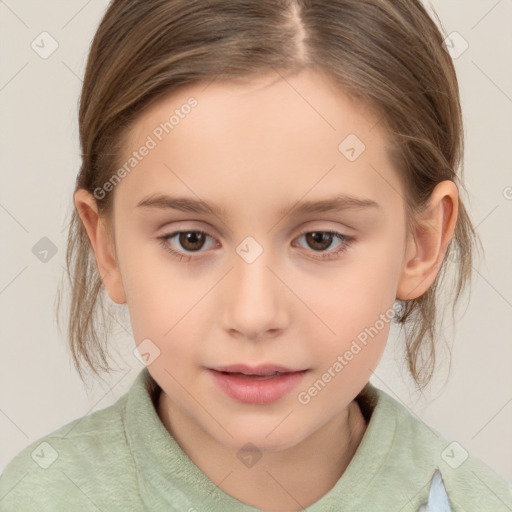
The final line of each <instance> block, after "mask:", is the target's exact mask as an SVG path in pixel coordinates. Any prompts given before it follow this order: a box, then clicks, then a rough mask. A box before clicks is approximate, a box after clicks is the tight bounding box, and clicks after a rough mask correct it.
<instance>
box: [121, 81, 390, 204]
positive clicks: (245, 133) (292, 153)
mask: <svg viewBox="0 0 512 512" xmlns="http://www.w3.org/2000/svg"><path fill="white" fill-rule="evenodd" d="M191 105H193V106H191ZM378 121H379V117H378V116H377V115H376V114H375V113H374V112H373V111H372V109H370V108H369V107H368V105H366V104H365V103H363V102H360V101H358V100H356V99H354V98H353V97H350V96H348V95H346V94H344V93H343V91H342V90H341V89H339V88H337V87H336V86H335V85H334V84H333V83H332V82H330V81H329V80H328V79H327V78H325V77H324V76H322V75H319V74H315V73H313V72H310V71H303V72H301V73H300V74H298V75H294V76H288V77H285V76H281V75H279V74H268V75H264V76H261V77H259V78H255V79H251V80H244V81H242V80H238V81H218V80H217V81H216V80H213V81H210V82H205V83H196V84H194V85H191V86H187V87H183V88H181V89H180V90H178V91H175V92H174V93H172V94H170V95H168V96H167V97H165V98H163V99H161V100H159V101H158V102H157V103H155V104H153V105H151V106H150V107H149V108H147V109H146V110H145V111H144V112H143V113H142V114H141V115H140V116H139V118H138V119H137V120H136V122H135V123H134V124H133V126H132V128H131V131H130V133H129V136H128V138H127V144H126V154H125V155H124V157H123V159H124V161H127V160H128V158H130V155H131V154H132V152H133V151H137V149H138V148H140V147H142V146H143V145H145V144H146V143H147V141H148V140H149V139H151V141H152V143H153V144H152V146H154V147H152V149H151V150H150V151H149V152H147V153H148V154H147V156H145V157H144V158H143V159H141V160H140V162H138V163H137V166H136V167H135V168H134V171H133V172H130V174H129V176H127V178H126V179H124V180H123V182H122V183H121V186H120V188H124V189H126V192H127V194H129V195H131V196H132V203H131V204H132V206H134V203H135V201H136V200H139V199H140V198H141V197H142V196H144V195H147V194H150V193H156V192H162V193H165V192H168V193H171V192H175V191H176V189H177V188H179V189H180V190H179V191H180V192H188V193H189V194H190V193H191V192H192V193H193V194H195V195H198V196H207V197H211V198H212V201H215V202H218V203H229V199H230V198H234V197H235V196H236V195H237V194H241V193H243V194H246V196H247V197H246V200H247V201H249V202H250V201H251V200H254V201H256V200H257V199H258V197H259V199H260V200H261V199H262V198H265V202H266V204H271V203H273V202H279V201H280V198H282V197H283V195H284V196H285V198H286V199H287V201H286V202H289V200H290V199H293V198H294V197H296V198H297V199H298V198H300V197H301V196H304V194H309V196H308V199H313V198H314V196H315V194H325V193H327V192H332V191H333V188H336V189H337V191H339V192H346V193H351V194H354V195H357V194H359V195H364V196H365V197H368V196H371V197H372V198H373V199H376V198H381V199H384V200H386V198H387V199H388V200H390V201H393V200H394V201H396V200H397V199H398V197H397V194H398V195H400V194H399V190H400V182H399V179H398V175H397V173H396V172H395V170H394V169H393V166H392V164H391V162H390V159H389V156H388V152H387V145H388V139H387V134H386V133H385V132H384V131H383V129H382V128H381V125H380V124H379V122H378ZM278 206H282V205H277V203H276V207H278Z"/></svg>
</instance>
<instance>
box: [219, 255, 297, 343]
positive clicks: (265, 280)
mask: <svg viewBox="0 0 512 512" xmlns="http://www.w3.org/2000/svg"><path fill="white" fill-rule="evenodd" d="M249 261H250V260H249ZM233 267H234V268H233V269H232V271H231V272H230V273H229V276H228V279H227V280H226V282H225V285H224V289H223V299H222V300H223V303H222V305H223V315H222V318H223V327H224V329H225V330H226V331H228V332H230V333H231V335H237V336H238V337H240V338H247V339H250V340H261V339H265V338H268V337H274V336H276V334H278V333H279V332H281V331H282V330H283V329H284V328H285V327H286V325H287V323H288V321H289V311H288V308H287V306H286V304H287V297H288V295H289V292H288V291H287V289H286V286H285V285H284V284H283V282H282V281H286V280H285V279H284V278H283V277H282V276H279V272H278V271H277V270H276V269H275V268H273V267H275V265H274V264H273V262H272V261H270V258H269V257H268V256H267V253H266V251H263V253H262V254H260V256H259V257H258V258H256V260H254V261H252V262H248V261H246V260H245V259H244V258H243V257H240V256H239V255H238V254H235V255H234V258H233Z"/></svg>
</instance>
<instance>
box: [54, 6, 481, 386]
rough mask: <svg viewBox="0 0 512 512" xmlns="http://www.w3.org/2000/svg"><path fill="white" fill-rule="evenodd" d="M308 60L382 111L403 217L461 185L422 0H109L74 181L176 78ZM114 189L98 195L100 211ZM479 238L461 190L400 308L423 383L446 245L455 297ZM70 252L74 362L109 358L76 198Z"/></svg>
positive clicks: (115, 152) (455, 116)
mask: <svg viewBox="0 0 512 512" xmlns="http://www.w3.org/2000/svg"><path fill="white" fill-rule="evenodd" d="M304 68H308V69H311V70H314V71H316V72H319V73H323V74H324V75H326V76H328V77H329V78H330V79H331V80H332V81H333V83H335V84H336V85H337V86H339V87H340V90H343V91H344V92H345V93H346V94H350V95H352V96H353V97H356V98H358V99H360V100H362V101H364V102H365V104H366V105H368V106H371V107H373V108H374V111H375V112H377V113H379V117H380V122H382V123H383V126H385V128H386V130H387V133H388V134H389V137H390V141H391V143H392V144H391V147H392V150H393V151H392V155H393V158H394V160H395V163H396V168H397V170H398V171H399V172H400V173H401V176H402V179H403V183H404V187H405V190H406V191H407V194H406V197H405V198H404V201H405V207H406V210H407V223H408V227H409V229H412V227H413V226H414V221H415V218H416V217H415V215H417V213H418V212H421V211H422V209H423V208H424V207H425V206H426V203H427V201H428V199H429V197H430V194H431V192H432V190H433V189H434V187H435V186H436V184H438V183H439V182H441V181H443V180H451V181H453V182H454V183H456V184H457V186H458V187H459V191H460V188H461V187H463V183H462V173H463V169H462V164H463V145H464V138H463V124H462V114H461V108H460V99H459V89H458V83H457V78H456V73H455V69H454V66H453V62H452V60H451V57H450V55H449V54H448V53H447V52H446V51H445V49H444V48H443V36H442V34H441V31H440V29H439V28H438V27H437V25H436V24H435V22H434V21H433V19H431V18H430V16H429V15H428V13H427V11H426V10H425V8H424V7H423V6H422V5H421V3H420V2H419V0H329V1H325V0H229V1H227V0H208V1H204V0H113V1H112V2H111V4H110V5H109V7H108V9H107V11H106V13H105V15H104V17H103V19H102V21H101V24H100V25H99V28H98V30H97V32H96V35H95V37H94V40H93V42H92V45H91V49H90V53H89V57H88V61H87V68H86V71H85V77H84V81H83V89H82V95H81V99H80V109H79V125H80V142H81V149H82V166H81V169H80V172H79V174H78V177H77V181H76V188H77V189H78V188H84V189H86V190H88V191H89V192H90V193H91V194H93V193H94V191H95V190H96V189H97V188H98V187H101V186H102V185H103V184H104V183H106V182H107V181H109V179H111V177H112V176H113V175H114V173H115V171H116V169H117V167H118V166H119V162H120V155H121V152H122V150H123V142H124V137H125V135H126V133H127V130H128V129H129V128H130V127H131V126H132V124H133V122H134V120H135V118H136V116H137V115H138V114H139V113H141V112H142V111H143V110H144V109H145V108H146V107H147V106H148V105H149V104H150V103H153V102H155V101H157V100H159V99H161V98H163V97H164V96H165V95H168V94H169V93H171V92H173V91H176V90H177V88H178V87H181V86H184V85H186V84H192V83H194V82H199V81H205V82H207V81H210V80H215V79H230V80H235V79H244V78H250V77H251V76H256V75H258V74H262V73H265V72H269V71H272V70H274V71H278V72H279V73H295V72H298V71H300V70H301V69H304ZM112 197H113V194H111V193H109V194H104V197H102V198H101V199H98V198H96V200H97V205H98V209H99V211H100V214H101V215H104V216H105V218H109V215H110V214H111V212H112ZM411 232H412V231H411ZM477 240H478V237H477V235H476V233H475V231H474V229H473V226H472V224H471V221H470V219H469V216H468V214H467V211H466V209H465V208H464V205H463V204H462V201H461V200H459V216H458V221H457V225H456V229H455V234H454V237H453V238H452V240H451V242H450V246H449V247H448V249H449V250H448V251H447V253H446V255H445V259H444V261H443V264H442V266H441V269H440V271H439V273H438V275H437V277H436V280H435V282H434V283H433V285H432V286H431V287H430V289H429V290H428V291H427V292H426V293H424V294H423V295H422V296H420V297H418V298H416V299H413V300H407V301H404V302H403V303H402V310H401V312H400V313H399V314H398V317H397V321H398V323H400V324H401V325H402V326H403V328H404V330H405V333H406V337H405V345H406V357H407V363H408V367H409V370H410V372H411V374H412V376H413V377H414V379H415V381H416V383H417V384H418V386H420V387H424V386H425V385H426V383H427V382H428V381H429V380H430V378H431V376H432V373H433V370H434V363H435V350H434V348H435V344H434V340H435V338H436V337H437V333H438V319H437V313H438V309H439V307H436V306H438V299H439V284H440V282H441V280H442V279H443V276H444V274H445V269H446V264H447V257H448V255H450V254H453V248H454V246H455V249H456V250H457V253H458V254H457V258H456V260H457V261H456V263H457V265H458V272H457V276H456V280H457V282H456V286H451V287H450V291H454V292H455V297H454V299H453V311H454V310H455V304H456V303H457V301H458V299H459V296H460V294H461V292H462V291H463V290H464V289H465V287H466V285H467V284H471V277H472V272H471V271H472V254H473V245H474V242H475V241H477ZM66 260H67V271H68V277H69V282H70V286H71V305H70V311H69V325H68V328H69V342H70V347H71V352H72V355H73V359H74V363H75V366H76V368H77V369H78V371H79V373H80V375H82V371H83V369H84V366H87V367H88V368H90V369H92V370H93V371H94V372H95V373H98V370H103V371H108V370H109V369H110V366H109V363H108V351H107V341H106V340H107V339H108V337H109V327H107V326H106V323H107V322H106V321H108V319H109V318H110V316H111V313H110V312H109V310H108V307H107V306H106V305H105V304H104V302H103V299H104V288H103V285H102V280H101V277H100V276H99V274H98V271H97V268H96V263H95V260H94V257H93V254H92V251H91V248H90V242H89V239H88V236H87V233H86V231H85V228H84V226H83V224H82V222H81V220H80V217H79V216H78V213H77V211H76V209H74V210H73V213H72V218H71V223H70V227H69V234H68V248H67V256H66ZM59 303H60V299H59ZM99 314H101V315H102V317H101V320H100V318H99V316H98V315H99ZM98 327H100V329H98Z"/></svg>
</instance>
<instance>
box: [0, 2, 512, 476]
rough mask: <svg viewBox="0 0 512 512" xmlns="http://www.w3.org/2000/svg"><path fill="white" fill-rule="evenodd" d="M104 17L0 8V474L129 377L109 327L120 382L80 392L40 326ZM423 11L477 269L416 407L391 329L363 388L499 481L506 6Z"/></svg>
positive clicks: (509, 276)
mask: <svg viewBox="0 0 512 512" xmlns="http://www.w3.org/2000/svg"><path fill="white" fill-rule="evenodd" d="M107 4H108V2H107V1H106V0H89V1H85V0H66V1H64V0H60V1H59V0H47V1H45V2H36V1H35V0H31V1H29V0H5V1H0V24H1V30H0V38H1V46H0V53H1V58H2V61H1V62H2V65H1V68H0V111H1V123H0V126H1V133H0V141H1V152H0V158H1V176H2V182H1V186H0V225H1V229H2V247H3V249H2V251H1V264H0V309H1V312H2V313H1V315H2V317H1V323H0V325H1V348H2V350H1V357H0V471H1V470H2V469H3V468H4V467H5V465H6V464H7V463H8V462H9V460H10V459H11V458H12V457H13V456H14V455H15V454H17V453H18V452H19V451H20V450H21V449H22V448H23V447H25V446H26V445H28V444H29V443H31V442H32V441H35V440H37V439H39V438H40V437H42V436H44V435H45V434H47V433H49V432H50V431H52V430H55V429H56V428H58V427H60V426H62V425H64V424H65V423H67V422H69V421H71V420H73V419H75V418H77V417H80V416H83V415H84V414H87V413H89V412H92V411H94V410H97V409H101V408H104V407H107V406H108V405H110V404H112V403H113V402H114V401H115V400H116V399H117V398H119V397H120V396H121V395H122V394H123V393H124V392H126V391H127V389H128V388H129V386H130V385H131V383H132V381H133V379H134V378H135V376H136V374H137V373H138V372H139V371H140V370H141V368H142V365H141V364H140V363H139V360H138V359H136V357H135V356H134V355H133V353H132V350H133V347H134V341H133V339H132V337H131V331H130V326H129V319H128V318H127V317H126V316H122V317H121V321H120V323H119V326H118V334H117V336H116V337H113V339H112V341H111V343H112V344H113V345H116V346H118V347H119V350H120V352H121V353H122V354H124V356H123V359H124V361H123V359H120V358H118V360H119V365H120V370H119V371H118V372H115V373H113V374H112V375H110V376H107V377H106V380H105V381H104V382H101V381H96V382H95V381H91V382H90V383H89V386H88V387H87V388H84V386H83V384H82V382H81V381H80V379H79V377H78V374H77V373H76V371H75V370H74V368H73V365H72V362H71V358H70V355H69V351H68V349H67V345H66V333H65V332H62V333H61V332H60V331H59V329H58V328H57V325H56V323H55V320H54V318H55V315H54V300H55V295H56V291H57V287H58V285H59V282H60V280H61V278H62V276H63V269H64V261H65V260H64V257H65V243H66V234H67V232H66V227H67V223H68V222H69V215H70V212H71V207H72V192H73V185H74V180H75V177H76V174H77V172H78V169H79V165H80V160H79V153H80V149H79V146H78V126H77V102H78V98H79V93H80V86H81V77H82V76H83V72H84V66H85V61H86V56H87V51H88V48H89V44H90V42H91V40H92V37H93V34H94V31H95V28H96V27H97V24H98V23H99V21H100V18H101V16H102V15H103V13H104V11H105V8H106V6H107ZM426 5H427V6H430V5H432V6H433V7H434V8H435V10H436V11H437V12H438V14H439V16H440V18H441V20H442V23H443V25H444V29H445V31H446V32H445V33H446V34H452V33H453V32H457V33H458V35H457V34H456V35H453V34H452V35H451V38H452V39H451V40H452V41H454V50H452V51H454V52H457V54H455V53H454V54H453V57H454V61H455V65H456V69H457V73H458V76H459V80H460V86H461V94H462V105H463V110H464V120H465V123H466V124H465V136H466V144H467V146H466V158H465V163H466V164H465V168H466V170H465V172H466V183H467V189H468V193H469V197H466V196H463V198H464V199H465V200H466V206H467V207H468V209H469V211H470V214H471V216H472V219H473V221H474V225H475V226H476V227H477V231H478V234H479V235H480V237H481V239H482V242H483V245H484V248H485V250H486V261H482V262H481V263H480V264H479V265H476V266H475V279H474V282H473V288H472V294H471V297H470V301H469V304H468V306H467V310H466V311H465V313H464V308H463V307H462V308H460V309H459V320H458V321H457V323H456V327H455V330H453V328H451V327H450V323H451V322H450V317H448V320H447V323H446V327H447V329H446V331H445V336H446V337H447V338H448V339H449V340H451V342H452V343H453V348H452V364H451V368H448V365H447V363H446V361H447V358H446V353H445V352H444V353H443V351H440V360H441V362H442V364H441V365H440V367H439V371H438V375H437V377H436V379H435V380H434V382H433V384H432V386H431V387H430V388H429V389H428V390H427V391H426V392H425V393H424V395H423V396H419V395H418V394H417V393H415V391H414V388H413V386H412V385H411V382H410V379H409V378H408V377H407V373H406V371H405V369H404V367H403V365H402V362H401V356H402V352H401V345H400V338H399V336H397V332H396V331H395V330H393V331H392V333H391V336H390V341H389V345H388V349H387V350H386V353H385V355H384V358H383V360H382V361H381V364H380V365H379V367H378V368H377V370H376V372H375V376H374V378H373V383H374V384H375V385H377V386H378V387H381V388H382V389H384V390H385V391H387V392H388V393H389V394H390V395H391V396H393V397H394V398H396V399H397V400H399V401H401V402H402V403H404V404H405V405H407V406H408V407H409V408H410V409H411V411H412V412H413V413H414V414H416V415H418V416H419V417H420V418H421V419H423V420H424V421H425V422H426V423H427V424H429V425H431V426H432V427H434V428H436V429H437V430H439V431H440V432H441V433H442V434H444V436H445V437H447V438H448V439H450V440H455V441H457V442H458V443H459V444H460V445H461V446H462V447H463V448H464V449H466V450H467V451H469V452H470V453H472V454H474V455H476V456H478V457H480V458H481V459H483V460H484V461H485V462H487V463H488V464H489V465H490V466H491V467H493V468H494V469H495V470H496V471H497V472H498V473H500V474H501V475H503V476H504V477H505V478H506V479H507V480H509V481H512V435H511V434H512V371H511V367H512V365H511V363H512V336H511V331H512V172H511V167H512V164H511V162H512V66H511V64H510V63H511V62H512V32H511V31H510V26H511V23H512V0H501V1H498V0H471V1H468V0H451V1H447V0H444V1H443V0H436V1H433V2H431V3H428V2H427V3H426ZM42 32H48V34H50V36H51V38H52V39H54V40H55V41H56V44H58V47H57V48H56V50H55V51H54V52H53V53H52V54H51V55H49V56H46V55H45V57H47V58H42V56H40V54H39V53H37V52H36V51H35V50H34V49H33V48H32V46H31V45H32V43H33V41H35V42H36V43H37V42H38V41H40V40H41V37H45V38H46V39H45V41H47V43H46V44H45V48H46V50H45V51H50V50H51V49H52V47H51V45H50V43H51V39H50V38H49V36H47V35H43V36H40V34H41V33H42ZM54 44H55V43H54ZM34 45H35V44H34ZM466 45H468V47H467V48H466ZM40 46H41V45H40ZM463 50H465V51H463ZM39 52H42V49H39ZM459 53H460V55H459ZM43 238H47V239H48V240H49V241H50V242H49V241H48V240H43V241H41V239H43ZM38 244H39V245H38ZM41 244H42V245H41ZM34 247H35V249H34ZM41 247H44V248H46V249H48V248H50V252H49V253H48V254H47V256H46V258H47V260H46V262H44V261H41V259H40V257H37V254H39V253H40V248H41ZM51 248H53V252H54V253H55V254H53V252H52V250H51ZM38 249H39V251H38ZM118 308H119V312H120V314H121V315H122V314H123V309H122V307H118ZM462 315H463V316H462ZM461 316H462V317H461ZM460 317H461V318H460ZM448 370H449V371H450V373H449V378H448Z"/></svg>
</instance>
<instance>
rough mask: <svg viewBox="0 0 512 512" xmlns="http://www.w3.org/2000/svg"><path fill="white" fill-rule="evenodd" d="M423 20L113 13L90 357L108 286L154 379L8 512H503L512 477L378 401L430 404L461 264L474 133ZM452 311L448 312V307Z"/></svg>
mask: <svg viewBox="0 0 512 512" xmlns="http://www.w3.org/2000/svg"><path fill="white" fill-rule="evenodd" d="M445 48H446V45H445V44H444V43H443V36H442V35H441V33H440V31H439V29H438V28H437V26H436V24H435V23H434V22H433V20H432V19H431V18H430V17H429V15H428V13H427V12H426V11H425V9H424V8H423V7H422V5H421V4H420V2H419V1H418V0H357V1H355V0H330V1H317V0H278V1H276V0H230V1H226V0H208V1H204V0H130V1H127V0H114V1H113V2H111V4H110V6H109V8H108V10H107V12H106V14H105V16H104V18H103V21H102V23H101V25H100V27H99V29H98V31H97V33H96V36H95V38H94V41H93V44H92V47H91V51H90V55H89V60H88V64H87V70H86V74H85V78H84V83H83V91H82V97H81V103H80V114H79V119H80V139H81V144H82V159H83V162H82V167H81V170H80V173H79V175H78V179H77V183H76V191H75V194H74V202H75V205H76V210H75V211H74V213H73V218H72V223H71V226H70V232H69V246H68V259H67V261H68V268H69V274H70V281H71V285H72V303H71V315H70V343H71V348H72V350H73V355H74V360H75V364H76V366H77V368H78V370H79V371H80V372H81V374H82V372H83V371H84V370H85V369H87V368H89V369H92V370H93V371H95V372H97V373H99V371H101V370H108V369H109V359H108V355H107V351H106V344H108V342H107V339H108V333H107V332H102V331H101V329H100V328H98V325H97V317H98V313H100V312H101V308H103V307H104V305H103V302H102V293H103V290H105V291H106V292H107V293H108V296H109V297H110V299H111V300H112V301H113V302H115V303H117V304H126V305H127V308H128V311H129V313H130V319H131V324H132V329H133V334H134V338H135V342H136V345H137V349H138V352H139V353H140V357H141V359H142V360H143V361H144V362H145V364H146V365H147V367H146V368H144V369H143V370H142V371H141V372H140V374H139V375H138V377H137V379H136V380H135V382H134V383H133V385H132V387H131V389H130V390H129V392H128V393H127V394H125V395H124V396H123V397H122V398H121V399H119V401H118V402H117V403H116V404H114V405H113V406H111V407H108V408H106V409H103V410H101V411H98V412H95V413H93V414H91V415H89V416H85V417H83V418H80V419H77V420H75V421H74V422H72V423H70V424H68V425H66V426H65V427H62V428H61V429H59V430H57V431H56V432H54V433H52V434H50V435H48V436H46V437H45V438H44V439H40V440H39V441H37V442H35V443H34V444H32V445H31V446H29V447H28V448H26V449H25V450H23V451H22V452H21V453H20V454H19V455H18V456H17V457H16V458H15V459H14V460H13V461H12V462H11V463H10V464H9V466H8V467H7V469H6V470H5V472H4V473H3V475H2V477H1V479H0V510H2V511H15V510H23V511H27V510H37V511H42V510H48V511H50V510H51V511H55V510H80V511H82V510H91V511H92V510H96V511H97V510H100V511H104V512H106V511H142V510H152V511H153V510H155V511H156V510H162V511H163V510H173V511H190V512H192V511H219V512H220V511H222V512H226V511H257V510H264V511H296V510H308V511H311V512H317V511H318V512H320V511H341V510H342V511H345V512H346V511H358V512H361V511H396V512H398V511H403V512H405V511H411V512H417V511H419V510H422V511H426V510H428V511H434V510H435V511H450V510H451V511H463V510H464V511H466V512H469V511H479V512H481V511H493V512H495V511H500V510H512V495H511V493H510V490H509V488H508V487H507V484H506V482H504V481H503V480H502V479H501V478H500V477H499V476H498V475H497V474H496V473H494V472H493V471H492V470H491V469H489V468H488V467H487V466H486V465H484V464H483V463H482V462H480V461H479V460H478V459H476V458H473V457H471V456H468V454H467V453H466V452H465V451H464V449H463V448H462V447H461V446H460V445H459V444H457V443H455V442H454V443H450V442H449V441H448V440H446V439H445V438H443V437H442V436H441V435H440V434H439V433H437V432H436V431H434V430H433V429H431V428H429V427H427V426H426V425H424V424H423V423H422V422H421V421H419V420H418V419H417V418H415V417H413V416H412V415H411V414H410V413H409V412H408V411H407V409H406V408H405V407H404V406H402V405H401V404H400V403H399V402H397V401H395V400H394V399H393V398H392V397H391V396H389V395H388V394H386V393H385V392H383V391H382V390H380V389H377V388H376V387H374V386H373V385H372V384H370V382H369V379H370V377H371V376H372V373H373V370H374V369H375V368H376V366H377V363H378V362H379V359H380V357H381V355H382V352H383V350H384V347H385V345H386V341H387V338H388V334H389V330H390V326H391V322H392V321H394V322H398V323H399V324H400V325H402V326H403V327H404V328H405V329H406V347H405V349H406V356H407V361H408V364H409V369H410V371H411V374H412V376H413V377H414V378H415V380H416V382H417V383H418V386H419V387H420V388H421V387H424V386H426V384H427V383H428V381H429V379H430V377H431V375H432V371H433V362H434V347H435V338H436V332H437V318H436V305H437V304H438V300H439V295H440V293H441V288H440V287H439V286H440V282H441V281H440V280H441V278H442V277H443V273H444V271H445V269H446V260H447V255H448V253H449V252H450V251H451V250H452V249H453V248H454V247H455V248H456V249H457V251H458V261H457V263H458V270H459V271H458V274H457V276H456V278H457V282H456V286H455V287H453V291H454V292H455V298H454V301H453V304H454V305H455V303H456V302H457V300H458V298H459V295H460V293H461V291H462V290H463V289H464V288H465V286H466V284H467V283H468V282H469V281H470V278H471V275H470V271H471V268H472V267H471V262H472V251H473V246H474V242H475V240H476V235H475V233H474V231H473V227H472V224H471V221H470V219H469V217H468V214H467V211H466V209H465V208H464V205H463V203H462V201H461V199H460V197H459V187H461V186H462V182H461V176H460V172H459V167H460V164H461V162H462V159H463V135H462V134H463V127H462V117H461V111H460V102H459V91H458V85H457V79H456V75H455V71H454V67H453V63H452V61H451V57H450V55H449V54H448V52H447V51H446V49H445ZM442 293H446V291H445V290H443V292H442Z"/></svg>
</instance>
